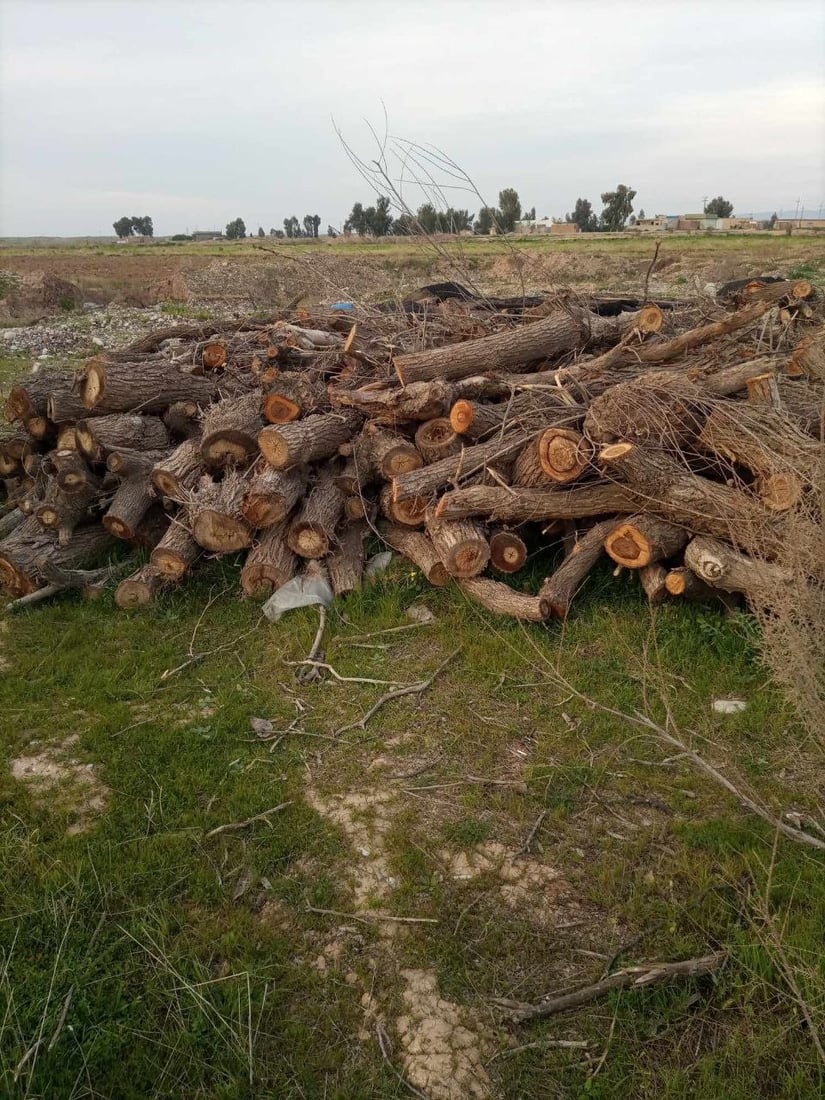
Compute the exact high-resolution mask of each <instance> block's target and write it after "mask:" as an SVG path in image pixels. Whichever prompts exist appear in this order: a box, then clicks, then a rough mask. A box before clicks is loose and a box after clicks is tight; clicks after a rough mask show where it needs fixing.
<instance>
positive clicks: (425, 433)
mask: <svg viewBox="0 0 825 1100" xmlns="http://www.w3.org/2000/svg"><path fill="white" fill-rule="evenodd" d="M415 445H416V448H417V449H418V453H419V454H420V455H421V457H422V458H423V460H424V463H425V464H426V465H428V466H429V465H431V464H432V463H433V462H439V461H440V460H441V459H442V458H449V457H450V456H451V455H456V454H458V452H459V451H460V450H461V446H462V444H461V440H460V439H459V438H458V436H457V435H456V433H455V431H454V430H453V426H452V424H451V423H450V421H449V420H448V419H447V417H446V416H439V417H436V418H435V419H433V420H425V421H424V423H423V424H422V425H421V426H420V427H419V428H418V430H417V431H416V433H415ZM399 472H401V471H399Z"/></svg>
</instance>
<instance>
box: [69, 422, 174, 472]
mask: <svg viewBox="0 0 825 1100" xmlns="http://www.w3.org/2000/svg"><path fill="white" fill-rule="evenodd" d="M75 431H76V433H77V443H78V447H79V449H80V451H81V453H82V454H84V455H85V456H86V457H87V458H88V459H90V460H91V461H92V462H103V461H104V460H105V458H106V456H107V455H108V454H109V452H110V451H119V450H133V451H164V450H166V451H168V450H169V449H170V446H171V444H170V442H169V436H168V434H167V431H166V428H164V426H163V421H162V420H160V418H159V417H157V416H137V415H131V416H130V415H126V414H114V415H112V416H99V417H95V418H94V419H90V420H80V421H78V423H77V426H76V428H75Z"/></svg>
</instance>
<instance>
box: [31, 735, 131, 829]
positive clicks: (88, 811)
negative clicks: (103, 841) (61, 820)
mask: <svg viewBox="0 0 825 1100" xmlns="http://www.w3.org/2000/svg"><path fill="white" fill-rule="evenodd" d="M77 741H78V736H77V734H74V735H73V736H71V737H67V738H65V739H64V740H63V741H59V742H52V743H51V744H49V745H46V746H45V747H44V748H42V749H41V750H40V751H39V752H32V753H28V754H24V755H22V756H18V757H17V758H16V759H15V760H12V762H11V774H12V777H13V778H14V779H16V780H18V781H19V782H21V783H25V784H26V785H27V786H28V787H29V788H30V790H31V792H32V795H33V797H34V799H35V801H36V802H37V803H38V804H41V805H45V804H46V803H47V802H48V803H49V804H50V805H52V806H57V807H59V808H64V809H66V810H68V811H69V812H70V814H71V816H72V822H71V824H70V825H69V826H68V828H67V830H66V834H67V835H68V836H74V835H76V834H77V833H85V832H88V831H89V830H90V829H92V828H93V827H94V824H95V819H96V818H98V817H99V816H100V815H101V814H102V813H103V811H104V810H105V809H106V806H107V804H108V801H109V796H110V793H111V792H110V791H109V788H108V787H106V786H105V784H104V783H103V782H102V781H101V780H100V777H99V776H98V775H97V774H96V772H95V770H94V764H84V763H83V762H82V761H80V760H78V759H77V758H76V757H74V756H73V755H72V748H73V746H74V745H75V744H76V743H77Z"/></svg>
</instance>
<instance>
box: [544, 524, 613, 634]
mask: <svg viewBox="0 0 825 1100" xmlns="http://www.w3.org/2000/svg"><path fill="white" fill-rule="evenodd" d="M615 524H616V520H615V519H606V520H602V522H601V523H597V524H596V525H595V526H593V527H591V528H590V530H589V531H586V532H585V533H584V534H583V535H582V536H581V538H580V539H579V540H578V541H577V542H576V544H575V546H574V547H573V549H572V550H571V551H570V553H569V554H568V555H567V557H566V558H565V559H564V561H563V562H562V563H561V565H560V566H559V568H558V569H557V570H556V571H555V573H553V574H552V576H550V577H548V578H547V579H546V580H545V582H544V584H543V585H542V586H541V589H540V591H539V600H540V601H541V604H542V610H543V613H544V617H545V618H549V617H550V615H555V616H556V617H557V618H559V619H566V618H567V616H568V614H569V613H570V607H571V605H572V603H573V600H574V599H575V597H576V595H577V594H578V592H579V591H580V590H581V587H582V584H583V583H584V580H585V578H586V577H587V575H588V573H589V572H590V570H591V569H592V568H593V566H594V565H595V564H596V562H597V561H598V560H599V558H600V557H601V556H602V554H603V553H604V540H605V539H606V538H607V536H608V534H609V533H610V531H611V530H612V529H613V527H614V526H615Z"/></svg>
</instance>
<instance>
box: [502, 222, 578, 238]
mask: <svg viewBox="0 0 825 1100" xmlns="http://www.w3.org/2000/svg"><path fill="white" fill-rule="evenodd" d="M580 232H581V230H580V229H579V227H578V226H577V225H576V223H575V222H554V221H553V219H552V218H533V219H526V220H525V221H520V222H516V233H526V234H529V235H530V236H536V235H538V236H551V237H572V236H574V235H575V234H576V233H580Z"/></svg>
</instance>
